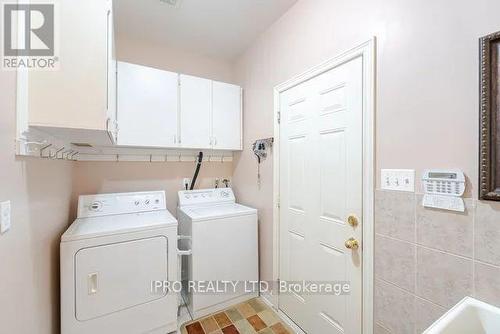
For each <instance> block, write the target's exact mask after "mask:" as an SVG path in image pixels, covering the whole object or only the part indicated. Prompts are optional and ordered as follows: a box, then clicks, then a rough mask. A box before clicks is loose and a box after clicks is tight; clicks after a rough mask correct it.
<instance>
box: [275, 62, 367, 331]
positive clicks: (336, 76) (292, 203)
mask: <svg viewBox="0 0 500 334" xmlns="http://www.w3.org/2000/svg"><path fill="white" fill-rule="evenodd" d="M362 66H363V64H362V59H361V57H360V58H356V59H354V60H351V61H349V62H347V63H344V64H343V65H340V66H338V67H336V68H334V69H332V70H330V71H328V72H325V73H323V74H321V75H319V76H317V77H315V78H313V79H311V80H308V81H306V82H304V83H302V84H300V85H298V86H295V87H293V88H291V89H289V90H287V91H285V92H283V93H282V94H281V95H280V112H281V124H280V203H281V205H280V206H281V209H280V280H281V281H288V282H290V281H308V282H325V281H326V282H330V283H344V282H347V283H350V293H349V294H345V295H340V296H336V295H335V294H308V293H304V294H301V293H280V296H279V308H280V309H281V310H282V311H283V312H284V313H285V314H287V315H288V316H289V317H290V318H291V319H292V320H293V321H295V322H296V324H297V325H298V326H299V327H301V328H302V329H303V330H304V331H305V332H306V333H309V334H317V333H339V334H340V333H349V334H358V333H361V328H362V271H361V268H362V253H361V242H362V240H361V238H362V190H363V184H362V163H363V153H362V152H363V144H362V143H363V138H362V130H363V128H362V126H363V125H362V111H363V106H362V94H363V90H362V80H363V76H362V75H363V73H362ZM349 216H352V217H355V218H356V219H357V221H358V225H356V226H351V225H350V224H348V217H349ZM349 238H354V239H355V240H356V241H358V242H359V245H360V246H359V249H355V247H354V248H351V249H348V248H347V246H346V245H345V242H346V241H347V240H348V239H349Z"/></svg>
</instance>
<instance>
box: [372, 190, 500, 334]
mask: <svg viewBox="0 0 500 334" xmlns="http://www.w3.org/2000/svg"><path fill="white" fill-rule="evenodd" d="M421 203H422V195H420V194H415V193H405V192H396V191H386V190H377V191H376V195H375V328H376V331H375V332H377V333H395V334H406V333H409V334H415V333H422V331H423V330H425V329H426V328H427V327H428V326H429V325H430V324H432V322H434V321H435V320H436V319H437V318H439V317H440V316H441V315H442V314H443V313H444V312H445V311H446V310H448V309H449V308H450V307H451V306H453V305H454V304H456V303H457V302H458V301H459V300H460V299H462V298H463V297H465V296H474V297H476V298H478V299H480V300H483V301H486V302H488V303H492V304H494V305H496V306H500V203H494V202H482V201H477V200H474V199H470V198H467V199H465V206H466V210H465V212H464V213H458V212H451V211H444V210H437V209H429V208H424V207H423V206H422V205H421Z"/></svg>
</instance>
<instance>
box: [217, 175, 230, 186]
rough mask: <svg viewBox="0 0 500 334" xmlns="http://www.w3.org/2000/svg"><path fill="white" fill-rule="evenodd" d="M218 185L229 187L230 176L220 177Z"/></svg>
mask: <svg viewBox="0 0 500 334" xmlns="http://www.w3.org/2000/svg"><path fill="white" fill-rule="evenodd" d="M220 187H221V188H231V178H230V177H221V179H220Z"/></svg>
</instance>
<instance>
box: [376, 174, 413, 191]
mask: <svg viewBox="0 0 500 334" xmlns="http://www.w3.org/2000/svg"><path fill="white" fill-rule="evenodd" d="M380 186H381V188H382V189H385V190H396V191H408V192H414V191H415V170H414V169H382V170H381V171H380Z"/></svg>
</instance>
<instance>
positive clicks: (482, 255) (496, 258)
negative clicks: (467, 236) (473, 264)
mask: <svg viewBox="0 0 500 334" xmlns="http://www.w3.org/2000/svg"><path fill="white" fill-rule="evenodd" d="M474 225H475V240H474V243H475V247H476V249H475V257H476V259H477V260H480V261H483V262H488V263H491V264H494V265H497V266H500V203H493V202H477V208H476V220H475V224H474Z"/></svg>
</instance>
